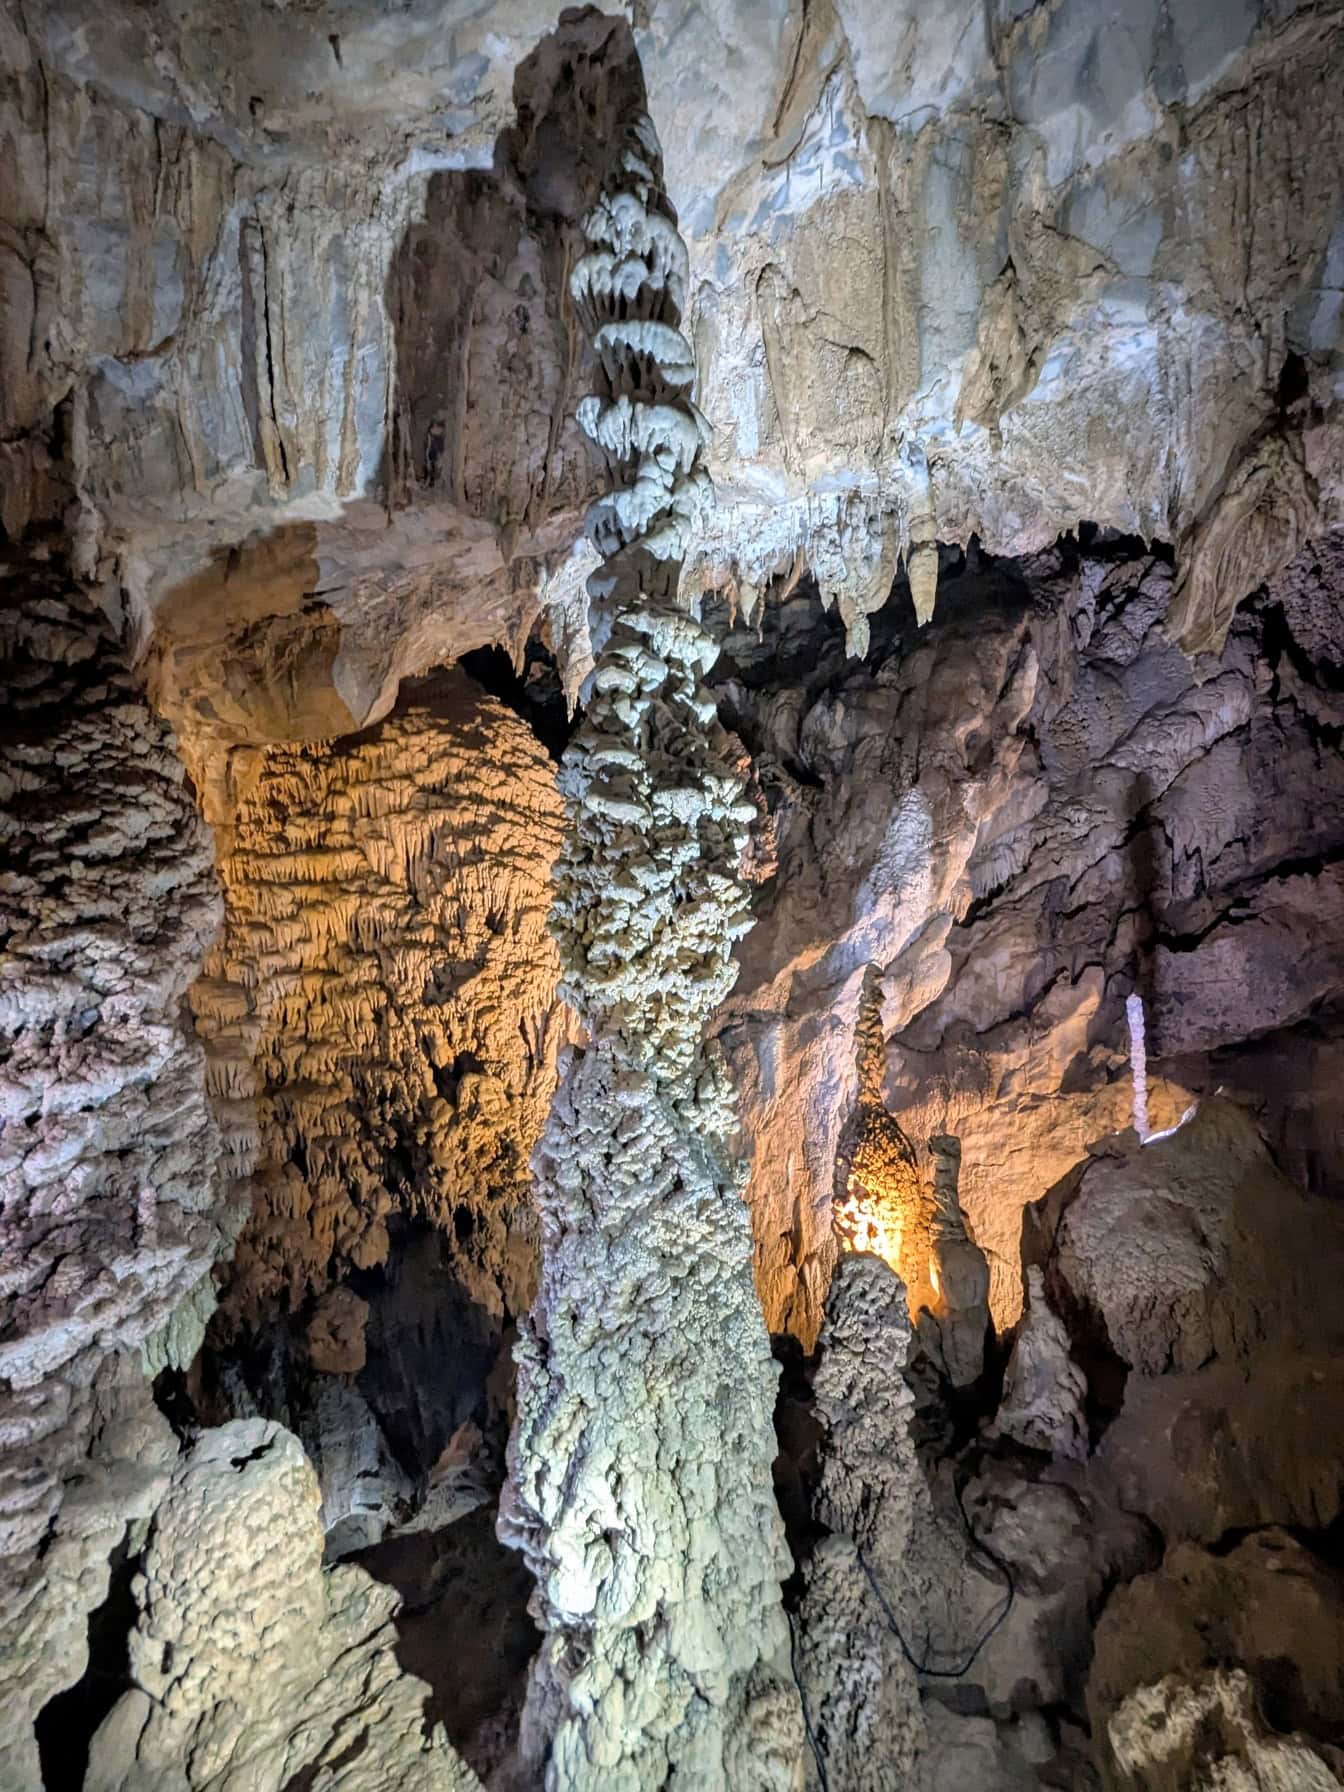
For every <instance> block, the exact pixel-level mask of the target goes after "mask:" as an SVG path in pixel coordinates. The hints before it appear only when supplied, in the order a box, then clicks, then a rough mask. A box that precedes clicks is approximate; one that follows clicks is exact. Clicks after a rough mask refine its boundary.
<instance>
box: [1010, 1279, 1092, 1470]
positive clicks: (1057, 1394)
mask: <svg viewBox="0 0 1344 1792" xmlns="http://www.w3.org/2000/svg"><path fill="white" fill-rule="evenodd" d="M1086 1395H1087V1378H1086V1376H1085V1375H1084V1374H1083V1372H1082V1370H1081V1369H1080V1368H1079V1367H1078V1365H1077V1364H1076V1363H1075V1362H1074V1361H1073V1358H1072V1356H1071V1354H1070V1350H1069V1333H1068V1328H1067V1327H1066V1326H1065V1325H1064V1323H1063V1321H1062V1320H1061V1319H1060V1318H1059V1317H1058V1315H1057V1314H1055V1313H1054V1312H1052V1310H1051V1308H1050V1304H1049V1301H1048V1299H1047V1297H1046V1292H1045V1276H1044V1274H1043V1273H1042V1271H1041V1269H1040V1267H1039V1266H1038V1265H1037V1264H1032V1265H1031V1267H1030V1268H1029V1269H1028V1270H1027V1305H1026V1310H1025V1312H1024V1313H1023V1315H1022V1318H1021V1321H1020V1322H1019V1324H1018V1328H1017V1335H1016V1336H1015V1337H1014V1339H1013V1348H1012V1354H1011V1355H1010V1356H1009V1358H1008V1362H1007V1365H1006V1367H1005V1369H1004V1374H1003V1399H1002V1401H1001V1403H1000V1405H999V1410H998V1414H997V1416H996V1421H995V1422H996V1424H997V1425H998V1428H999V1430H1000V1431H1002V1432H1003V1433H1004V1434H1005V1435H1006V1436H1008V1437H1011V1438H1013V1439H1014V1441H1015V1442H1017V1443H1020V1444H1025V1445H1026V1446H1027V1448H1028V1449H1033V1450H1044V1451H1045V1452H1046V1453H1047V1454H1048V1455H1051V1456H1061V1457H1070V1456H1085V1455H1086V1454H1087V1445H1088V1439H1087V1418H1086V1415H1085V1413H1084V1410H1083V1403H1084V1400H1085V1399H1086Z"/></svg>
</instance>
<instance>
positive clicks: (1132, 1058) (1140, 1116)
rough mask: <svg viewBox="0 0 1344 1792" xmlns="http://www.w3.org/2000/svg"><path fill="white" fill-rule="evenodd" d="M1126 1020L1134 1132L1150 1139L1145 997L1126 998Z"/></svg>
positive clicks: (1133, 996)
mask: <svg viewBox="0 0 1344 1792" xmlns="http://www.w3.org/2000/svg"><path fill="white" fill-rule="evenodd" d="M1125 1019H1126V1020H1127V1021H1128V1022H1129V1068H1130V1073H1131V1075H1132V1076H1133V1078H1134V1130H1135V1132H1136V1133H1138V1135H1139V1137H1140V1139H1147V1137H1148V1052H1147V1044H1146V1041H1145V1037H1144V1025H1143V997H1142V996H1140V995H1132V996H1126V997H1125Z"/></svg>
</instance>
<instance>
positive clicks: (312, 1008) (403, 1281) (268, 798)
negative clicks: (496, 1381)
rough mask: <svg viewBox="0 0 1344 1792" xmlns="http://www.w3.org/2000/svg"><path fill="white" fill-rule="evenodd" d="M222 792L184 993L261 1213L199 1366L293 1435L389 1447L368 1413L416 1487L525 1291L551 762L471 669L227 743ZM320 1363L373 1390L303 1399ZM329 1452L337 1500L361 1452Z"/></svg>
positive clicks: (476, 1392) (546, 1076)
mask: <svg viewBox="0 0 1344 1792" xmlns="http://www.w3.org/2000/svg"><path fill="white" fill-rule="evenodd" d="M205 781H206V779H205V775H204V774H203V777H202V782H203V783H204V782H205ZM213 782H214V784H215V785H216V786H217V793H216V799H215V800H216V804H217V810H216V813H217V820H216V838H217V840H218V843H219V870H220V878H221V882H222V884H223V890H224V927H223V931H222V933H221V935H220V938H219V941H218V944H217V945H216V946H215V948H214V950H213V951H212V952H211V953H210V955H209V956H208V958H207V959H206V962H205V965H204V967H203V975H202V976H201V977H200V978H199V979H198V981H197V982H196V983H195V984H194V985H193V987H192V990H191V998H190V999H191V1003H192V1007H193V1010H194V1012H195V1015H196V1019H197V1026H198V1029H199V1031H200V1033H201V1035H202V1037H203V1038H204V1040H205V1042H206V1047H207V1058H208V1072H209V1082H210V1087H211V1090H212V1092H213V1094H214V1096H215V1107H216V1111H217V1112H218V1113H219V1114H221V1115H222V1116H224V1117H225V1121H226V1133H225V1140H226V1145H227V1146H228V1148H229V1149H230V1151H231V1154H232V1157H233V1160H234V1167H235V1171H236V1173H237V1174H239V1175H240V1176H245V1178H246V1181H245V1188H246V1193H247V1196H248V1202H249V1209H250V1217H249V1219H248V1223H247V1225H246V1226H245V1228H244V1229H243V1232H242V1235H241V1237H240V1238H239V1240H238V1245H237V1249H236V1252H235V1255H234V1258H233V1261H232V1263H231V1265H230V1267H229V1269H228V1272H227V1275H226V1277H225V1280H224V1287H223V1293H222V1304H223V1311H222V1313H221V1316H220V1319H219V1320H218V1321H217V1322H216V1325H215V1326H214V1328H213V1330H212V1333H211V1348H210V1362H211V1363H212V1364H213V1365H216V1367H217V1368H218V1367H220V1366H222V1365H223V1363H224V1362H225V1361H226V1360H227V1359H229V1358H230V1356H231V1355H234V1356H241V1357H243V1358H244V1359H245V1360H246V1361H248V1362H249V1363H250V1364H251V1367H250V1368H249V1370H248V1374H249V1377H250V1381H251V1384H252V1389H253V1394H252V1397H251V1400H243V1399H241V1398H240V1397H238V1395H237V1394H236V1393H235V1394H233V1395H231V1396H230V1398H229V1399H228V1401H227V1402H226V1405H227V1407H228V1409H229V1410H233V1411H251V1410H257V1408H256V1407H255V1406H254V1405H253V1404H252V1401H254V1400H261V1401H262V1406H261V1410H264V1411H266V1412H267V1413H268V1414H269V1416H272V1417H281V1418H283V1419H284V1420H285V1422H286V1423H289V1424H292V1425H293V1426H294V1428H295V1429H297V1430H298V1431H299V1432H300V1434H301V1435H302V1436H304V1438H305V1440H306V1441H308V1440H317V1439H320V1438H321V1436H322V1430H323V1426H324V1424H325V1423H327V1422H330V1421H332V1420H334V1419H336V1417H337V1416H338V1413H339V1415H340V1417H341V1423H342V1429H343V1430H346V1429H348V1425H349V1423H350V1421H351V1419H352V1418H353V1417H354V1415H355V1413H356V1412H358V1411H360V1410H362V1411H363V1413H364V1415H365V1417H366V1418H367V1421H368V1424H369V1425H371V1426H372V1428H373V1429H372V1432H371V1433H370V1434H369V1435H368V1437H367V1438H366V1439H365V1441H364V1442H363V1443H361V1444H360V1445H358V1446H357V1447H356V1454H357V1455H359V1456H360V1457H362V1458H367V1457H368V1454H369V1451H370V1449H373V1450H374V1453H375V1455H376V1454H377V1446H376V1439H377V1436H378V1431H379V1426H378V1423H377V1422H376V1421H375V1417H374V1415H375V1414H377V1415H379V1418H380V1419H381V1423H382V1427H383V1430H384V1431H385V1433H386V1435H387V1437H388V1438H389V1439H390V1441H391V1443H392V1445H393V1447H394V1450H395V1452H396V1454H397V1455H398V1456H399V1457H400V1459H401V1460H402V1462H403V1464H404V1469H405V1471H406V1472H408V1473H410V1475H411V1476H412V1478H414V1477H415V1476H416V1475H417V1474H423V1473H424V1472H425V1471H427V1470H428V1469H429V1467H430V1465H431V1464H432V1463H433V1462H434V1461H435V1460H436V1458H437V1457H438V1455H439V1453H440V1452H441V1451H442V1450H443V1448H444V1447H445V1445H446V1444H447V1443H448V1441H449V1438H450V1437H451V1435H452V1433H453V1432H454V1430H455V1429H456V1428H457V1426H458V1425H460V1424H462V1423H464V1422H465V1421H466V1420H468V1419H469V1418H471V1417H472V1415H473V1413H474V1412H475V1411H476V1409H477V1407H478V1405H479V1404H480V1402H481V1400H482V1398H483V1391H484V1389H485V1386H486V1383H487V1381H488V1379H489V1376H490V1373H491V1370H492V1368H493V1365H494V1362H495V1359H496V1356H497V1354H498V1352H499V1348H500V1340H501V1337H502V1335H503V1332H504V1330H505V1328H506V1327H507V1326H508V1325H509V1324H510V1323H511V1321H512V1320H513V1318H515V1317H516V1316H517V1315H518V1314H520V1313H522V1312H523V1311H524V1310H525V1309H526V1307H527V1305H528V1303H529V1302H530V1300H531V1298H532V1295H533V1293H534V1291H535V1285H536V1254H537V1247H536V1226H535V1220H534V1218H533V1215H532V1212H531V1202H530V1198H529V1183H528V1169H527V1165H528V1158H529V1156H530V1154H531V1150H532V1147H533V1145H534V1144H535V1142H536V1139H537V1136H538V1134H539V1133H540V1131H541V1124H542V1120H543V1118H544V1115H545V1111H546V1104H547V1102H548V1101H549V1099H550V1095H551V1092H552V1090H553V1088H554V1080H555V1056H556V1050H557V1047H558V1044H559V1039H560V1035H561V1031H562V1026H563V1021H562V1017H561V1016H560V1014H559V1013H558V1012H557V1009H556V1006H555V996H554V991H555V981H556V976H557V973H558V965H557V961H556V956H555V948H554V946H553V945H552V943H551V942H550V940H549V939H548V938H547V936H546V932H545V921H546V911H547V906H548V900H549V874H550V864H551V860H552V859H553V858H554V856H555V852H556V850H557V847H558V844H559V806H560V805H559V799H558V797H557V795H556V792H555V787H554V779H553V768H552V766H551V764H550V762H549V760H548V759H547V757H546V755H545V753H544V752H543V750H542V749H541V747H540V746H539V744H538V743H537V741H536V740H535V738H534V737H533V736H532V735H531V734H530V733H529V731H528V729H527V728H526V726H525V724H524V723H523V722H522V721H520V720H519V719H517V718H516V717H514V716H512V715H510V714H509V713H508V712H507V711H506V710H505V709H504V707H503V706H502V705H501V704H499V703H497V702H495V701H494V700H492V699H490V698H487V697H485V696H483V695H482V693H481V692H480V691H479V690H478V689H477V688H476V687H475V686H473V685H472V683H471V681H470V680H469V679H468V678H467V677H466V676H465V675H464V674H462V673H461V672H456V673H452V674H448V675H444V676H441V677H439V678H438V679H436V680H427V681H423V682H422V683H420V684H418V685H416V686H414V687H408V689H407V691H406V693H405V696H404V698H403V700H402V702H401V703H400V704H399V706H398V708H397V709H396V711H395V712H394V714H393V715H392V716H390V717H389V718H388V719H387V720H386V721H385V722H383V723H380V724H379V725H378V726H376V727H375V728H373V729H370V730H367V731H365V732H364V733H363V734H360V735H356V736H353V737H350V738H349V739H346V740H343V741H339V742H335V743H330V744H321V745H318V744H311V743H309V744H301V745H293V746H284V747H281V746H274V747H268V748H235V749H233V750H232V752H231V753H230V755H229V757H228V760H227V771H226V772H225V773H223V774H218V773H216V774H215V776H214V779H213ZM351 1276H354V1277H356V1278H357V1279H359V1280H360V1283H361V1288H362V1293H356V1292H354V1291H353V1290H352V1289H351V1288H349V1287H348V1286H346V1281H347V1279H348V1278H349V1277H351ZM370 1337H372V1338H373V1340H374V1359H375V1360H374V1361H373V1363H372V1365H370V1363H369V1339H370ZM333 1375H335V1376H344V1377H359V1378H360V1385H361V1387H362V1390H363V1391H362V1395H358V1394H355V1393H354V1392H353V1390H346V1391H342V1392H336V1391H335V1390H330V1389H327V1388H325V1387H318V1388H317V1389H316V1391H315V1389H314V1376H319V1377H325V1376H333ZM277 1381H278V1383H279V1385H280V1386H281V1387H282V1388H284V1389H285V1390H286V1393H285V1397H284V1402H283V1403H282V1404H277V1402H276V1401H275V1397H274V1386H275V1384H276V1382H277ZM263 1386H267V1387H269V1389H270V1391H269V1392H268V1393H267V1394H265V1395H264V1396H263V1393H262V1389H263ZM352 1401H353V1402H354V1405H353V1406H352ZM368 1402H371V1403H372V1410H370V1407H369V1405H368V1404H367V1403H368ZM328 1446H331V1447H328ZM318 1448H319V1455H320V1466H321V1472H322V1483H323V1492H324V1496H325V1497H326V1499H327V1502H328V1506H329V1507H330V1505H331V1500H332V1498H333V1496H335V1497H336V1498H337V1503H338V1504H340V1503H341V1501H342V1500H344V1499H347V1498H348V1497H349V1492H348V1489H347V1492H346V1493H345V1494H338V1493H337V1489H336V1485H335V1483H334V1482H333V1480H332V1479H331V1477H332V1475H333V1474H335V1473H336V1472H337V1469H336V1465H337V1463H338V1462H341V1463H344V1464H345V1465H346V1467H349V1466H350V1464H349V1460H348V1458H349V1450H350V1448H351V1445H350V1444H349V1443H346V1444H344V1445H342V1444H339V1443H338V1442H337V1439H336V1438H335V1437H328V1439H327V1442H326V1445H322V1444H320V1443H319V1444H318ZM383 1448H384V1449H386V1445H384V1446H383ZM364 1466H365V1467H368V1466H370V1464H369V1463H368V1462H367V1461H365V1463H364ZM390 1468H391V1465H390V1464H389V1469H390ZM365 1491H366V1492H367V1491H368V1489H367V1487H366V1489H365Z"/></svg>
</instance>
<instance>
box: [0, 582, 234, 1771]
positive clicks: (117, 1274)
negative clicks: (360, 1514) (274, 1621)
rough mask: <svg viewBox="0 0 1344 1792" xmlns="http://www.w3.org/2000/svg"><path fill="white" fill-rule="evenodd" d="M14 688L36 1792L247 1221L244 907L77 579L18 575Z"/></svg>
mask: <svg viewBox="0 0 1344 1792" xmlns="http://www.w3.org/2000/svg"><path fill="white" fill-rule="evenodd" d="M0 679H2V680H3V683H4V685H5V688H6V696H7V708H6V714H5V724H4V728H3V730H0V809H2V810H3V819H0V1261H3V1281H2V1283H0V1291H2V1292H3V1301H4V1310H3V1320H0V1490H2V1491H0V1564H2V1566H0V1782H3V1783H4V1784H6V1785H13V1786H15V1787H16V1788H19V1787H29V1786H36V1785H38V1784H40V1778H39V1773H38V1763H37V1751H36V1743H35V1738H34V1734H33V1728H32V1726H33V1720H34V1719H35V1718H36V1716H37V1714H38V1712H39V1711H40V1710H41V1708H42V1707H43V1705H45V1704H46V1702H47V1701H48V1700H49V1699H50V1698H51V1697H52V1696H53V1695H54V1694H55V1693H57V1692H59V1691H60V1690H61V1688H62V1687H64V1686H67V1685H69V1684H70V1683H71V1682H72V1681H74V1680H77V1679H78V1678H79V1676H80V1674H81V1673H82V1672H83V1668H84V1663H85V1661H86V1659H87V1647H88V1639H87V1614H88V1613H89V1612H90V1611H91V1610H92V1609H93V1608H94V1607H95V1606H97V1605H99V1604H100V1603H101V1602H102V1599H103V1597H104V1595H105V1593H106V1590H107V1578H108V1560H109V1556H110V1555H111V1553H112V1552H113V1550H114V1549H116V1548H117V1547H119V1546H120V1545H121V1543H122V1542H123V1540H125V1539H126V1538H127V1537H128V1535H130V1534H131V1533H132V1532H133V1531H134V1529H135V1527H136V1526H137V1525H139V1524H140V1523H141V1522H142V1521H143V1519H144V1518H145V1517H146V1516H147V1515H148V1512H149V1511H150V1510H151V1509H152V1506H153V1503H154V1500H155V1498H156V1497H157V1494H158V1493H159V1492H160V1491H161V1490H162V1485H163V1481H164V1478H165V1475H166V1472H167V1464H168V1463H170V1462H171V1460H172V1457H173V1455H174V1454H175V1449H176V1446H175V1444H174V1442H173V1439H172V1436H171V1433H170V1432H169V1430H168V1427H167V1424H166V1421H165V1420H163V1418H162V1417H161V1416H160V1414H159V1413H158V1412H157V1410H156V1409H155V1408H154V1406H153V1404H152V1402H151V1401H150V1399H149V1391H148V1388H147V1386H146V1385H145V1382H144V1372H145V1367H146V1366H147V1363H146V1360H145V1359H148V1360H149V1361H150V1362H153V1363H154V1364H155V1365H157V1366H162V1364H163V1363H164V1362H165V1361H170V1360H171V1361H173V1362H175V1363H177V1364H178V1365H181V1364H182V1363H184V1362H185V1361H186V1360H188V1359H189V1358H190V1357H191V1356H192V1355H193V1354H194V1352H195V1350H196V1349H197V1347H198V1346H199V1343H200V1339H201V1334H202V1331H203V1328H204V1322H205V1318H206V1317H207V1316H208V1314H209V1311H210V1308H211V1306H212V1305H213V1291H212V1289H211V1287H210V1283H209V1274H210V1269H211V1265H212V1264H213V1263H214V1262H215V1260H216V1259H217V1258H218V1257H219V1256H220V1255H221V1253H222V1252H224V1251H225V1250H226V1249H227V1247H228V1245H229V1243H230V1242H231V1236H232V1233H233V1232H234V1231H235V1230H236V1228H237V1224H238V1222H239V1220H240V1218H241V1213H240V1212H239V1210H238V1209H237V1208H236V1207H235V1206H234V1205H233V1204H232V1202H231V1198H230V1191H229V1187H228V1179H227V1174H226V1171H225V1168H224V1164H223V1160H222V1154H221V1151H220V1138H219V1132H218V1129H217V1126H216V1123H215V1118H214V1115H213V1113H212V1112H211V1109H210V1105H209V1102H208V1099H207V1094H206V1086H205V1057H204V1053H203V1052H202V1049H201V1046H200V1044H199V1042H198V1041H197V1039H196V1038H195V1036H194V1034H193V1033H192V1031H191V1027H190V1023H189V1021H188V1020H187V1018H186V1017H185V1014H184V1009H183V994H184V991H185V989H186V987H187V985H188V983H189V982H190V980H191V978H192V976H193V974H194V972H195V969H196V968H197V967H198V966H199V964H200V960H201V957H202V955H203V954H204V952H205V950H206V947H207V946H208V944H209V942H210V940H211V938H212V937H213V935H214V933H215V931H216V929H217V927H218V925H219V919H220V903H219V894H218V889H217V886H216V884H215V881H214V876H213V868H212V864H211V850H210V838H209V834H208V832H207V830H206V829H205V827H204V826H203V824H202V822H201V820H200V818H199V816H198V814H197V811H196V807H195V804H194V802H193V800H192V796H191V792H190V790H189V789H188V787H187V782H186V776H185V772H184V770H183V767H182V764H181V761H180V759H179V758H178V756H177V753H176V750H175V743H174V741H173V738H172V736H171V734H170V733H169V731H168V729H167V728H166V727H165V726H164V725H163V724H162V723H161V722H159V721H157V720H156V719H155V718H154V716H153V715H152V714H151V713H150V710H149V707H148V705H147V704H146V703H145V700H144V698H143V696H142V695H141V693H140V691H139V690H138V688H137V687H136V685H135V683H134V681H133V680H132V678H131V677H130V675H129V674H128V672H127V669H126V665H125V661H124V658H123V656H122V654H121V652H120V650H119V647H118V643H117V641H116V639H115V637H114V634H113V631H112V629H111V628H110V626H109V624H108V621H107V619H106V617H104V616H103V615H102V614H101V613H100V612H99V610H98V609H97V608H96V607H95V606H94V605H93V604H92V603H90V602H89V601H88V600H87V599H86V598H85V597H83V596H82V595H80V594H79V593H78V592H77V591H75V590H74V589H73V588H72V587H71V585H70V584H69V582H68V581H66V580H65V579H63V578H62V577H61V576H60V575H59V574H58V573H56V572H55V571H54V570H53V571H51V572H48V573H46V574H44V573H43V572H41V571H34V572H33V573H32V574H31V575H30V576H28V577H25V578H18V577H11V578H9V579H7V580H6V582H5V588H4V596H3V608H2V609H0ZM184 1315H185V1319H184V1317H183V1316H184ZM142 1353H143V1355H142Z"/></svg>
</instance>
